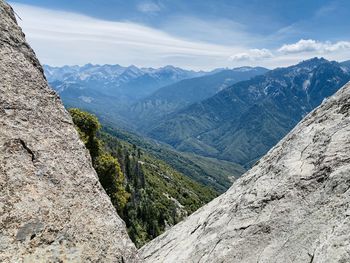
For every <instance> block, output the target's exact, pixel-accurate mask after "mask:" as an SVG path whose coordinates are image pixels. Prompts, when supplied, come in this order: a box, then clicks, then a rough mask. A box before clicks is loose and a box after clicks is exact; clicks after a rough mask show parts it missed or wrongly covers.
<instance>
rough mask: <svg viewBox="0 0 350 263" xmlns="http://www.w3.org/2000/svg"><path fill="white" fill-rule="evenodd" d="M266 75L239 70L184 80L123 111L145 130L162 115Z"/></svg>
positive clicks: (257, 69)
mask: <svg viewBox="0 0 350 263" xmlns="http://www.w3.org/2000/svg"><path fill="white" fill-rule="evenodd" d="M267 71H268V70H267V69H266V68H261V67H254V68H252V67H241V68H234V69H223V70H221V71H218V72H217V73H213V74H209V75H206V76H202V77H197V78H191V79H185V80H182V81H179V82H176V83H174V84H171V85H169V86H165V87H162V88H160V89H158V90H157V91H155V92H154V93H152V94H151V95H150V96H148V97H146V98H144V99H142V100H140V101H139V102H137V103H136V104H134V105H133V106H132V107H129V108H127V109H126V110H127V111H128V116H130V118H131V120H132V121H133V122H134V124H135V126H137V127H142V128H143V129H147V127H150V126H152V125H154V123H155V122H157V120H159V119H160V118H161V117H162V116H164V115H166V114H169V113H172V112H175V111H178V110H180V109H181V108H184V107H186V106H188V105H190V104H193V103H195V102H199V101H202V100H204V99H207V98H209V97H211V96H213V95H215V94H216V93H217V92H219V91H221V90H223V89H225V88H227V87H229V86H231V85H232V84H234V83H237V82H239V81H242V80H248V79H250V78H252V77H255V76H257V75H262V74H264V73H266V72H267ZM125 114H126V113H125Z"/></svg>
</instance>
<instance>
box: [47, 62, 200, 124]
mask: <svg viewBox="0 0 350 263" xmlns="http://www.w3.org/2000/svg"><path fill="white" fill-rule="evenodd" d="M44 70H45V75H46V77H47V79H48V81H49V83H50V85H51V86H52V87H53V88H54V89H55V90H56V91H58V93H59V94H60V96H61V98H62V100H63V102H64V103H65V105H66V106H71V107H79V108H83V109H86V110H89V111H92V112H95V113H97V114H99V115H101V114H105V113H106V115H104V116H103V117H106V118H113V119H115V120H116V121H121V120H122V119H123V118H120V116H119V114H118V112H119V111H120V110H121V109H124V108H125V106H126V105H129V104H132V103H135V102H136V101H138V100H139V99H142V98H144V97H146V96H148V95H150V94H151V93H152V92H154V91H156V90H157V89H159V88H160V87H163V86H166V85H169V84H172V83H175V82H177V81H180V80H183V79H187V78H193V77H198V76H202V75H204V74H206V73H205V72H195V71H189V70H184V69H180V68H176V67H173V66H166V67H163V68H158V69H154V68H137V67H135V66H129V67H122V66H120V65H92V64H87V65H85V66H82V67H80V66H64V67H51V66H47V65H45V66H44Z"/></svg>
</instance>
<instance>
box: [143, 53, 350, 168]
mask: <svg viewBox="0 0 350 263" xmlns="http://www.w3.org/2000/svg"><path fill="white" fill-rule="evenodd" d="M349 80H350V73H349V71H347V70H346V69H345V68H344V67H343V66H341V65H340V64H339V63H337V62H330V61H327V60H325V59H317V58H315V59H311V60H308V61H304V62H301V63H299V64H297V65H295V66H291V67H287V68H278V69H275V70H272V71H269V72H267V73H266V74H265V75H262V76H257V77H255V78H253V79H251V80H248V81H243V82H239V83H237V84H234V85H233V86H231V87H229V88H226V89H225V90H223V91H221V92H219V93H218V94H216V95H215V96H213V97H211V98H209V99H207V100H204V101H202V102H199V103H195V104H193V105H191V106H189V107H187V108H185V109H183V110H180V111H179V112H176V113H173V114H170V115H168V116H166V117H165V118H164V120H163V121H161V122H158V124H157V125H155V126H154V127H152V128H151V129H150V130H149V131H148V133H147V134H148V135H149V136H151V137H153V138H155V139H158V140H160V141H164V142H166V143H168V144H170V145H172V146H174V147H175V148H176V149H178V150H180V151H185V152H194V153H197V154H200V155H204V156H211V157H216V158H219V159H224V160H229V161H233V162H235V163H239V164H241V165H244V166H246V167H249V166H250V165H251V164H252V163H254V161H255V160H257V159H259V158H260V157H261V156H262V155H263V154H265V153H266V152H267V151H268V150H269V149H270V148H271V147H272V146H274V145H275V144H276V143H277V142H278V141H279V140H280V139H281V138H282V137H283V136H284V135H285V134H287V133H288V132H289V131H290V130H291V129H292V128H293V127H294V126H295V125H296V123H297V122H298V121H300V119H301V118H302V117H303V116H305V115H306V114H307V113H308V112H310V111H311V110H312V109H314V108H315V107H316V106H318V105H319V104H320V103H321V102H322V101H323V100H324V99H325V98H326V97H328V96H330V95H332V94H334V92H336V91H337V90H338V89H339V88H340V87H341V86H343V85H344V84H345V83H346V82H347V81H349Z"/></svg>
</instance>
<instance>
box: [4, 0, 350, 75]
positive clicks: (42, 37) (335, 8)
mask: <svg viewBox="0 0 350 263" xmlns="http://www.w3.org/2000/svg"><path fill="white" fill-rule="evenodd" d="M10 3H11V4H12V5H13V7H14V9H15V10H16V12H17V13H18V14H19V16H20V17H21V18H22V21H21V20H19V23H20V25H21V26H22V27H23V30H24V31H25V33H26V35H27V38H28V40H29V42H30V43H31V45H32V46H33V48H34V49H35V51H36V52H37V54H38V56H39V58H40V59H41V61H42V62H43V63H47V64H51V65H63V64H85V63H88V62H91V63H99V64H104V63H110V64H116V63H118V64H122V65H130V64H135V65H137V66H153V67H159V66H164V65H167V64H173V65H176V66H180V67H184V68H192V69H212V68H216V67H235V66H243V65H261V66H266V67H269V68H273V67H277V66H286V65H290V64H293V63H296V62H298V61H300V60H302V59H306V58H310V57H314V56H323V57H326V58H328V59H334V60H340V61H343V60H349V59H350V30H349V25H350V1H348V0H338V1H337V0H335V1H326V0H307V1H306V0H303V1H301V0H294V1H287V0H283V1H281V0H265V1H262V0H236V1H234V0H210V1H209V0H191V1H189V0H128V1H125V0H89V1H86V0H60V1H57V0H35V1H34V0H12V1H10Z"/></svg>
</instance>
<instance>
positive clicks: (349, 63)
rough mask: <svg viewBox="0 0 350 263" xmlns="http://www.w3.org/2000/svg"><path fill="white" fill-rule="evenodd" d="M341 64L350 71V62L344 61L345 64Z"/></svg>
mask: <svg viewBox="0 0 350 263" xmlns="http://www.w3.org/2000/svg"><path fill="white" fill-rule="evenodd" d="M341 64H342V65H343V66H345V67H347V68H348V70H349V71H350V60H348V61H344V62H342V63H341Z"/></svg>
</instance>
